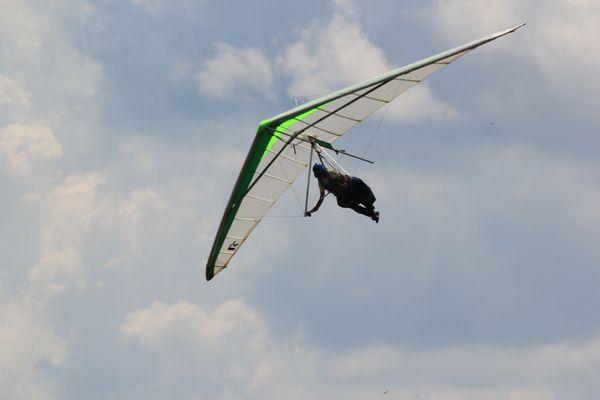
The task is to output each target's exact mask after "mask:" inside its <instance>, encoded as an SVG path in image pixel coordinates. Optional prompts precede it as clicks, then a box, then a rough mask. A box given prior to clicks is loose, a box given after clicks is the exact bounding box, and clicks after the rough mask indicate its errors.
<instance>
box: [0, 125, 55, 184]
mask: <svg viewBox="0 0 600 400" xmlns="http://www.w3.org/2000/svg"><path fill="white" fill-rule="evenodd" d="M62 154H63V149H62V145H61V143H60V142H59V141H58V139H57V138H56V136H54V133H53V132H52V130H50V129H49V128H47V127H45V126H43V125H40V124H31V125H24V124H18V123H16V124H10V125H7V126H5V127H4V128H2V130H0V157H1V158H2V159H3V160H4V162H5V163H6V165H7V166H8V169H9V170H10V171H11V172H13V173H28V172H31V171H32V170H39V169H41V168H46V167H47V166H48V165H51V163H52V161H54V160H56V159H58V158H60V157H61V156H62Z"/></svg>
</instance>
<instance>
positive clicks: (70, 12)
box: [0, 0, 103, 133]
mask: <svg viewBox="0 0 600 400" xmlns="http://www.w3.org/2000/svg"><path fill="white" fill-rule="evenodd" d="M33 3H34V2H31V1H29V0H24V1H18V2H15V1H10V0H0V7H1V8H2V10H4V12H3V13H2V14H1V15H0V68H1V69H2V72H3V75H5V76H7V77H10V79H11V80H12V81H13V82H18V85H19V88H20V91H21V92H22V93H23V94H26V97H25V98H26V99H28V101H29V104H28V107H27V109H26V110H21V112H20V113H18V114H17V115H18V117H19V120H28V121H31V120H34V121H38V122H40V123H43V124H44V125H47V126H50V127H52V129H54V130H57V129H58V128H59V127H63V126H65V127H67V128H69V127H72V125H73V124H74V122H73V121H74V120H76V119H78V118H76V116H79V117H81V115H83V114H86V115H88V116H89V115H90V114H93V113H95V112H96V111H97V109H96V104H95V103H94V102H93V99H94V98H95V96H96V95H97V94H98V92H99V90H100V88H101V87H102V82H103V69H102V65H101V64H100V63H98V62H97V61H96V60H94V59H93V58H92V57H90V56H89V55H88V54H87V53H86V52H85V51H82V49H81V48H80V47H79V46H77V43H78V42H79V40H80V39H81V36H82V35H81V27H82V26H91V25H89V21H90V18H91V16H92V15H93V13H92V7H91V6H90V4H89V3H88V2H86V1H82V2H78V3H77V5H73V4H70V3H69V2H65V1H57V2H52V3H49V4H46V5H45V6H40V5H39V4H33ZM12 90H14V88H13V89H12ZM0 92H1V90H0ZM17 93H19V92H17ZM19 97H20V98H21V100H24V99H25V98H24V97H22V96H20V95H17V98H19ZM61 133H62V131H61Z"/></svg>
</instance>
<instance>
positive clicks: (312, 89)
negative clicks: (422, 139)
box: [277, 0, 459, 122]
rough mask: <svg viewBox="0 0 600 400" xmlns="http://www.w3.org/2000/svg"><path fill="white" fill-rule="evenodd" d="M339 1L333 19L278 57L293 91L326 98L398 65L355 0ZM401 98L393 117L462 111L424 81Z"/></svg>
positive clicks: (392, 110)
mask: <svg viewBox="0 0 600 400" xmlns="http://www.w3.org/2000/svg"><path fill="white" fill-rule="evenodd" d="M334 3H335V12H334V14H333V17H332V18H331V20H330V21H329V22H327V23H326V24H323V23H322V22H321V21H314V22H313V23H312V24H310V26H309V27H308V28H306V29H302V30H301V31H300V32H299V34H298V36H299V39H298V40H297V41H295V42H294V43H292V44H290V45H288V46H287V47H286V48H285V50H284V51H283V54H282V55H281V56H279V57H278V59H277V66H278V68H279V70H280V71H281V73H282V74H284V75H287V76H289V77H290V79H291V82H290V83H289V85H288V88H287V92H288V94H289V95H290V96H297V97H306V98H310V99H312V98H316V97H320V96H323V95H326V94H328V93H329V92H332V91H334V90H339V89H341V88H343V87H344V86H349V85H351V84H354V83H357V82H360V81H363V80H366V79H369V78H372V77H374V76H377V75H379V74H382V73H384V72H387V71H389V70H391V69H392V67H391V66H390V65H389V63H388V61H387V60H386V57H385V54H384V51H383V50H382V49H381V48H379V47H378V46H377V45H376V44H375V43H373V42H372V41H371V40H370V39H369V37H368V36H367V34H366V33H365V32H364V30H363V27H362V25H361V23H360V20H359V18H358V14H357V12H356V11H355V9H354V3H353V2H352V1H349V0H344V1H336V2H334ZM400 98H401V99H403V101H401V102H398V100H396V101H395V102H394V103H393V105H392V106H391V108H390V111H389V115H390V117H391V120H393V121H402V122H418V121H424V120H446V119H454V118H456V117H457V116H458V114H459V113H458V111H456V110H454V108H453V107H452V106H451V105H449V104H447V103H445V102H444V101H443V100H441V99H439V98H438V97H437V96H436V95H435V94H434V93H433V92H432V91H431V89H430V88H429V87H428V86H425V85H423V84H420V85H417V86H416V87H415V88H413V89H411V90H409V91H408V92H407V93H405V94H403V95H402V96H400ZM396 102H398V104H395V103H396Z"/></svg>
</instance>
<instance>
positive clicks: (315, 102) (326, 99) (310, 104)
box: [261, 22, 526, 125]
mask: <svg viewBox="0 0 600 400" xmlns="http://www.w3.org/2000/svg"><path fill="white" fill-rule="evenodd" d="M525 25H526V23H525V22H524V23H522V24H520V25H518V26H515V27H513V28H510V29H506V30H503V31H500V32H497V33H494V34H493V35H489V36H486V37H483V38H480V39H477V40H474V41H472V42H469V43H466V44H464V45H462V46H458V47H455V48H453V49H450V50H446V51H444V52H442V53H439V54H436V55H434V56H431V57H427V58H424V59H422V60H420V61H417V62H415V63H413V64H409V65H405V66H403V67H400V68H396V69H393V70H391V71H389V72H386V73H385V74H382V75H379V76H376V77H374V78H371V79H368V80H366V81H363V82H359V83H357V84H354V85H352V86H348V87H347V88H344V89H341V90H338V91H337V92H333V93H331V94H328V95H326V96H323V97H320V98H318V99H315V100H313V101H310V102H308V103H305V104H302V105H300V106H298V107H295V108H292V109H290V110H288V111H285V112H283V113H281V114H278V115H276V116H274V117H271V118H269V119H267V120H265V121H263V124H264V123H274V122H278V121H282V120H285V119H288V118H290V117H291V116H294V115H298V114H302V113H303V112H306V111H308V110H311V109H313V108H316V107H319V106H321V105H323V104H326V103H328V102H331V101H334V100H336V99H339V98H340V97H344V96H345V95H348V94H350V93H354V92H357V91H359V90H362V89H366V88H368V87H371V86H374V85H377V84H378V83H381V82H383V81H386V80H389V79H393V78H396V77H398V76H400V75H404V74H408V73H409V72H412V71H415V70H417V69H419V68H423V67H426V66H427V65H429V64H433V63H435V62H437V61H440V60H443V59H445V58H448V57H452V56H454V55H456V54H459V53H462V52H464V51H468V50H473V49H475V48H477V47H479V46H482V45H484V44H486V43H489V42H491V41H493V40H496V39H498V38H500V37H502V36H505V35H508V34H509V33H512V32H515V31H516V30H517V29H519V28H522V27H523V26H525ZM261 125H262V124H261Z"/></svg>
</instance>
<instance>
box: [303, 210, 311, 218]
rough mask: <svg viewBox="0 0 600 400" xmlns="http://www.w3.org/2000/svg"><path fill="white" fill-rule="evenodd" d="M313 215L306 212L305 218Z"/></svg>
mask: <svg viewBox="0 0 600 400" xmlns="http://www.w3.org/2000/svg"><path fill="white" fill-rule="evenodd" d="M311 215H312V213H311V212H310V211H306V212H305V213H304V216H305V217H310V216H311Z"/></svg>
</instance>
